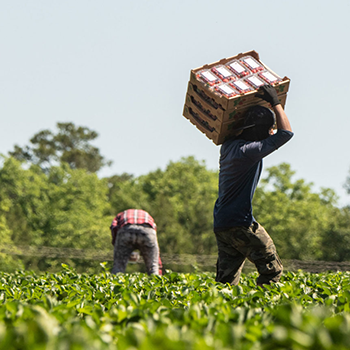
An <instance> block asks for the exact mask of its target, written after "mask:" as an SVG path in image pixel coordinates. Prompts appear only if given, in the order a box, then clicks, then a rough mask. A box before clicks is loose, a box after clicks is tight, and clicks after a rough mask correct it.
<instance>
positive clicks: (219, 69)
mask: <svg viewBox="0 0 350 350" xmlns="http://www.w3.org/2000/svg"><path fill="white" fill-rule="evenodd" d="M211 71H212V72H213V73H214V74H215V75H217V76H218V77H219V78H220V79H221V80H222V81H223V82H225V83H227V82H229V81H232V80H236V79H237V77H236V76H235V74H234V73H233V72H232V71H231V70H230V69H228V68H227V67H226V66H224V65H222V64H220V65H218V66H215V67H213V68H212V69H211Z"/></svg>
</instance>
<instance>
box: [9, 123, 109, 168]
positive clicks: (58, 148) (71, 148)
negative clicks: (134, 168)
mask: <svg viewBox="0 0 350 350" xmlns="http://www.w3.org/2000/svg"><path fill="white" fill-rule="evenodd" d="M57 128H58V132H57V134H54V133H53V132H51V131H50V130H42V131H40V132H38V133H37V134H35V135H34V136H33V137H32V138H31V139H30V145H29V146H25V147H23V148H22V147H20V146H18V145H15V149H14V151H13V152H9V154H10V155H11V156H13V157H14V158H16V159H18V160H21V161H28V162H30V163H32V164H36V165H39V166H40V167H41V168H42V169H43V170H45V171H47V170H48V169H49V168H50V167H52V166H53V165H58V164H61V163H63V162H65V163H67V164H69V166H70V167H71V168H72V169H86V170H87V171H89V172H96V171H98V170H100V169H101V168H102V167H103V166H105V165H107V164H110V162H107V161H105V159H104V157H103V156H101V154H100V151H99V149H98V148H96V147H94V146H92V145H91V144H90V142H91V141H93V140H95V139H96V138H97V136H98V134H97V133H96V132H95V131H92V130H90V129H88V128H86V127H82V126H79V127H76V126H75V125H74V124H73V123H57Z"/></svg>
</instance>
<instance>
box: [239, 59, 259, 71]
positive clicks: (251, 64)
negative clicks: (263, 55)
mask: <svg viewBox="0 0 350 350" xmlns="http://www.w3.org/2000/svg"><path fill="white" fill-rule="evenodd" d="M240 62H241V63H242V64H244V65H245V66H246V67H247V68H248V69H249V70H251V71H252V72H253V73H259V72H261V71H263V70H265V68H264V66H263V65H262V64H260V63H259V62H258V61H257V60H256V59H254V58H253V57H252V56H245V57H242V58H241V59H240Z"/></svg>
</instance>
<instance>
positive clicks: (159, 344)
mask: <svg viewBox="0 0 350 350" xmlns="http://www.w3.org/2000/svg"><path fill="white" fill-rule="evenodd" d="M255 278H256V274H252V275H243V276H242V278H241V284H240V285H239V286H234V287H232V286H230V285H224V284H217V283H216V282H215V281H214V280H213V277H212V275H211V274H178V273H174V272H171V271H168V272H167V273H166V274H165V275H164V276H162V277H161V276H150V277H149V276H146V275H144V274H124V275H123V274H118V275H116V276H113V275H111V274H109V273H108V272H106V271H104V272H103V273H101V274H99V275H88V274H77V273H76V272H75V271H74V270H72V269H70V268H69V267H68V266H67V265H63V270H62V271H61V272H59V273H55V274H47V273H46V274H43V275H36V274H34V273H32V272H23V271H17V272H16V273H12V274H7V273H2V274H0V348H2V349H9V350H12V349H23V350H26V349H63V348H64V349H84V348H85V349H86V348H88V349H118V350H126V349H144V350H146V349H156V350H157V349H159V350H161V349H173V350H177V349H198V350H201V349H205V350H213V349H215V350H226V349H233V348H234V349H257V350H265V349H266V350H267V349H319V350H323V349H324V350H326V349H327V350H329V349H331V350H336V349H348V348H349V343H348V341H349V336H350V308H349V305H350V274H349V273H348V272H345V273H332V274H318V275H317V274H308V273H301V272H299V273H288V274H286V275H285V276H284V277H283V278H282V280H281V282H280V283H277V284H275V285H272V286H267V287H266V288H264V289H262V288H260V287H256V286H255V281H254V280H255Z"/></svg>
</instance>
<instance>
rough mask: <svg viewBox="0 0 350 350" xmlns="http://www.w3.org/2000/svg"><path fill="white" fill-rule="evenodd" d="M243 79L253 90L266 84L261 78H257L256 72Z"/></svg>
mask: <svg viewBox="0 0 350 350" xmlns="http://www.w3.org/2000/svg"><path fill="white" fill-rule="evenodd" d="M244 81H245V82H246V83H247V84H249V85H250V86H251V87H252V88H254V89H255V90H258V89H259V87H260V86H263V85H265V84H266V82H265V81H264V80H262V79H261V78H259V77H258V75H257V74H254V75H251V76H250V77H248V78H245V79H244Z"/></svg>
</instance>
